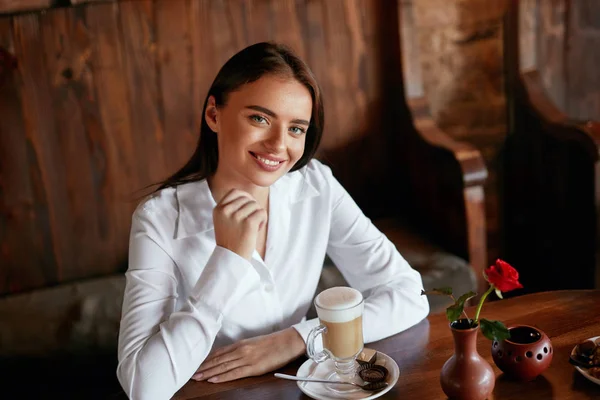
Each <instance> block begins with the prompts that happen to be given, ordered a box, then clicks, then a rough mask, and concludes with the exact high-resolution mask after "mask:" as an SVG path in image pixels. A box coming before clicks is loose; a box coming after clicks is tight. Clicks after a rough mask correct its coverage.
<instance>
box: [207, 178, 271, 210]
mask: <svg viewBox="0 0 600 400" xmlns="http://www.w3.org/2000/svg"><path fill="white" fill-rule="evenodd" d="M207 182H208V186H209V187H210V191H211V193H212V196H213V198H214V199H215V202H216V203H219V202H220V201H221V199H222V198H223V197H225V195H226V194H227V193H229V191H231V190H232V189H240V190H243V191H244V192H247V193H248V194H250V196H252V197H253V198H254V199H255V200H256V201H257V202H258V204H260V205H261V206H262V207H264V208H265V209H266V208H267V205H268V204H267V203H268V201H269V187H264V186H257V185H255V184H253V183H252V182H248V181H245V182H244V181H240V180H239V179H238V180H234V179H228V178H227V177H224V176H223V175H222V174H219V173H218V171H217V172H216V173H215V174H214V175H213V176H211V177H209V178H207Z"/></svg>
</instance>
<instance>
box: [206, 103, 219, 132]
mask: <svg viewBox="0 0 600 400" xmlns="http://www.w3.org/2000/svg"><path fill="white" fill-rule="evenodd" d="M218 116H219V110H218V109H217V104H216V103H215V96H210V97H209V98H208V102H207V103H206V110H204V119H205V120H206V124H207V125H208V127H209V128H210V130H211V131H213V132H214V133H217V132H219V117H218Z"/></svg>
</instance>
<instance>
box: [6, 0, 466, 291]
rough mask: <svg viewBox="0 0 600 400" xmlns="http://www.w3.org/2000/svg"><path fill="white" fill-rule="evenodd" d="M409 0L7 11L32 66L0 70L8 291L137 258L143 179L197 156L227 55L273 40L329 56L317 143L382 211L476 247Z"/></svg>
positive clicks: (11, 35)
mask: <svg viewBox="0 0 600 400" xmlns="http://www.w3.org/2000/svg"><path fill="white" fill-rule="evenodd" d="M397 3H398V2H397V1H392V0H373V1H370V0H357V1H347V0H302V1H295V0H254V1H208V0H194V1H183V0H139V1H126V0H121V1H114V2H108V3H105V2H98V3H94V2H91V3H90V4H86V5H83V6H73V7H66V8H59V9H51V10H47V11H45V12H44V13H40V12H29V13H22V14H16V15H12V16H10V15H9V16H4V17H1V18H0V48H2V49H5V50H6V54H8V55H10V56H11V57H14V59H15V60H16V65H17V67H16V69H11V68H5V69H3V70H2V72H1V75H0V78H2V79H0V82H1V85H2V87H1V90H2V95H1V96H0V114H1V115H3V118H2V122H0V124H1V125H0V130H1V132H0V152H1V153H0V154H1V155H2V156H1V157H0V173H1V175H2V181H1V185H2V187H1V191H0V204H1V205H2V208H1V209H0V212H1V214H0V232H2V234H1V235H2V236H0V245H1V248H2V253H1V261H2V262H1V264H2V267H0V295H2V294H7V293H14V292H20V291H25V290H30V289H33V288H38V287H43V286H50V285H54V284H58V283H62V282H68V281H73V280H76V279H81V278H86V277H93V276H101V275H107V274H111V273H114V272H121V271H124V269H125V268H126V265H127V247H128V233H129V226H130V217H131V212H132V211H133V209H134V207H135V205H136V203H137V197H136V196H137V195H139V192H136V190H138V189H141V188H144V187H145V186H146V185H149V184H151V183H154V182H157V181H159V180H161V179H163V178H165V177H166V176H168V175H169V174H170V173H172V172H173V171H175V170H176V169H177V168H178V167H180V166H181V165H182V164H183V163H184V162H185V161H186V160H187V159H188V158H189V156H190V155H191V153H192V151H193V148H194V147H195V145H196V140H197V136H198V128H199V125H200V118H201V110H202V105H203V101H204V97H205V94H206V92H207V90H208V87H209V85H210V84H211V82H212V80H213V78H214V76H215V75H216V73H217V70H218V68H219V67H220V66H221V65H222V64H223V63H224V62H225V61H226V60H227V59H228V58H229V57H230V56H231V55H233V54H234V53H235V52H237V51H239V50H240V49H242V48H244V47H245V46H247V45H249V44H251V43H255V42H259V41H265V40H275V41H280V42H283V43H286V44H288V45H290V46H291V47H293V48H294V49H295V50H296V51H297V52H298V54H299V55H300V56H301V57H303V58H304V59H305V60H306V61H307V62H308V64H309V65H310V66H311V68H312V69H313V70H314V72H315V74H316V76H317V78H318V80H319V82H320V84H321V86H322V89H323V92H324V101H325V110H326V128H325V133H324V137H323V141H322V146H321V151H320V152H319V154H318V156H319V158H320V159H321V160H323V161H324V162H326V163H328V164H329V165H331V166H332V168H333V170H334V172H335V174H336V176H337V177H338V178H339V180H340V181H341V182H342V183H343V184H344V186H345V187H346V188H347V189H348V191H349V192H350V193H351V194H352V195H353V197H354V198H355V199H356V201H357V202H358V203H359V205H360V206H361V207H363V209H364V210H365V212H366V213H367V215H369V216H372V217H377V216H384V215H390V214H391V215H395V214H404V213H408V214H410V215H413V216H416V217H417V218H416V220H417V222H418V221H421V222H422V227H423V228H425V229H426V230H427V229H429V228H430V227H433V228H434V229H433V231H436V230H437V231H438V236H445V237H446V238H450V239H449V241H450V242H452V240H454V242H455V243H454V247H455V248H460V249H459V250H457V251H458V252H459V253H462V254H465V255H467V254H468V252H469V250H468V246H467V245H466V244H465V238H466V237H467V235H468V233H467V230H466V228H465V221H464V214H465V208H464V203H462V200H463V195H464V193H463V192H462V191H461V188H462V186H461V185H462V178H461V175H460V173H455V172H452V171H457V170H458V171H460V166H459V165H457V164H456V161H453V160H452V159H451V158H452V157H451V155H450V154H449V153H447V152H445V151H444V150H439V151H440V152H441V153H442V157H441V159H442V160H444V159H446V161H444V162H442V168H445V167H444V165H450V166H452V167H453V168H454V169H452V170H448V169H447V168H445V169H446V170H447V172H448V174H449V175H450V176H452V179H451V180H449V181H447V183H446V186H436V185H437V182H438V180H437V179H438V178H436V177H437V176H438V173H437V172H436V171H437V168H433V166H434V164H436V165H435V166H436V167H437V166H438V165H437V164H439V163H438V162H435V163H434V162H432V161H431V160H430V159H427V158H422V157H420V156H419V154H420V152H419V151H415V149H419V148H421V147H422V145H423V139H419V138H417V137H416V136H415V135H416V134H417V133H416V130H415V129H414V126H413V124H412V120H411V115H410V111H409V109H408V107H407V105H406V102H405V99H404V90H403V82H402V72H401V53H400V44H399V43H400V41H399V22H398V21H399V17H398V4H397ZM444 179H446V178H444ZM432 188H434V189H432ZM446 189H448V190H446ZM432 190H433V191H432ZM432 195H433V196H435V199H432V198H429V199H425V200H422V199H423V196H432ZM421 200H422V201H421ZM425 206H426V207H425ZM453 208H454V209H456V210H458V211H457V212H456V213H449V212H447V211H448V210H450V209H453ZM410 209H414V210H417V211H418V213H414V212H412V213H411V211H410ZM432 209H433V210H437V211H436V212H437V213H436V212H433V213H432V212H431V210H432ZM420 215H421V216H423V218H424V219H422V220H420V219H419V216H420ZM448 215H450V217H449V218H450V219H448V218H447V216H448ZM455 215H456V216H457V217H454V216H455ZM441 221H445V222H441ZM445 227H450V229H452V230H451V231H448V230H445ZM455 231H458V232H461V233H459V234H458V235H454V234H453V232H455Z"/></svg>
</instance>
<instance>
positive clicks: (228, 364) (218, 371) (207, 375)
mask: <svg viewBox="0 0 600 400" xmlns="http://www.w3.org/2000/svg"><path fill="white" fill-rule="evenodd" d="M247 365H248V364H247V360H245V359H243V358H238V359H237V360H232V361H224V362H222V363H220V364H219V365H217V366H216V367H213V368H210V369H206V370H203V371H202V372H199V373H197V374H195V375H194V376H192V379H194V380H197V381H204V380H208V381H209V382H215V381H216V380H220V379H221V377H222V376H223V375H225V374H227V373H230V372H231V371H233V370H235V369H240V368H241V367H245V366H247ZM215 377H218V378H217V379H213V378H215Z"/></svg>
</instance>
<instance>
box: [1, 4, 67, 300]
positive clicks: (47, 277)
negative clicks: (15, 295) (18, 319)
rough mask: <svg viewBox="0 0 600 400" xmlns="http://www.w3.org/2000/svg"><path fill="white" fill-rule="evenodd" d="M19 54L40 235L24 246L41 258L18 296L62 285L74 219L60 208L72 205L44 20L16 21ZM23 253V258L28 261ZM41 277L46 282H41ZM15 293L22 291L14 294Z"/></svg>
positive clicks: (24, 273) (24, 272)
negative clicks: (69, 226) (45, 56)
mask: <svg viewBox="0 0 600 400" xmlns="http://www.w3.org/2000/svg"><path fill="white" fill-rule="evenodd" d="M13 24H14V25H13V28H14V45H15V54H16V56H17V60H18V62H19V80H20V85H21V88H20V92H21V96H22V97H21V101H22V111H23V114H24V119H25V133H26V137H27V140H28V141H29V152H28V160H29V163H30V176H31V181H32V187H33V193H34V199H35V201H34V211H33V214H34V218H35V222H36V224H35V233H34V234H32V235H31V236H30V237H24V238H23V240H24V241H25V242H26V243H28V245H30V248H29V249H27V250H26V251H30V252H35V253H36V254H37V255H38V259H39V264H37V265H35V266H31V267H30V268H28V269H25V268H23V269H19V275H20V276H19V277H18V278H16V279H17V281H16V283H14V285H15V286H17V289H18V290H21V289H31V288H34V287H39V286H41V285H42V284H43V285H52V284H54V283H56V282H58V281H59V279H60V276H61V271H60V268H61V266H62V265H63V263H64V261H65V259H68V258H69V252H68V248H65V247H66V246H65V243H66V242H65V241H61V240H59V239H58V238H60V237H68V236H69V232H68V230H67V229H66V227H65V225H63V223H62V222H63V221H66V220H67V218H68V216H67V215H66V214H65V212H64V211H65V210H64V208H61V207H60V204H66V202H67V196H66V193H67V191H66V184H65V179H64V164H63V163H62V162H61V159H60V147H59V145H58V136H59V134H58V132H57V129H56V126H55V121H54V116H53V113H52V99H51V96H50V87H49V77H48V74H47V71H46V67H45V65H44V60H43V57H42V56H41V54H40V51H39V49H42V48H44V45H43V40H42V39H43V36H42V33H41V31H40V26H39V21H38V16H37V15H33V14H28V15H21V16H17V17H14V19H13ZM21 253H22V251H21V252H20V254H19V256H22V254H21ZM39 275H41V281H40V278H39V277H38V276H39ZM11 291H17V290H15V288H14V287H13V288H11Z"/></svg>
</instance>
